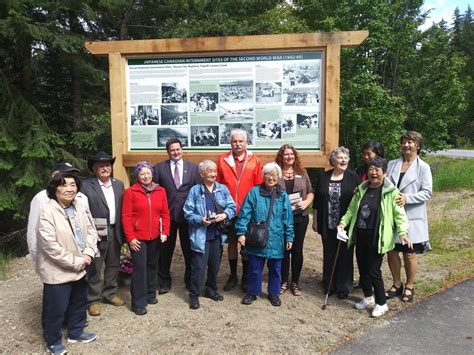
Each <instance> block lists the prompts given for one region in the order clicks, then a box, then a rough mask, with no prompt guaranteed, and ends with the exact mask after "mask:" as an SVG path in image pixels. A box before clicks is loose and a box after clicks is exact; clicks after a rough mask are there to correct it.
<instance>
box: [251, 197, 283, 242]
mask: <svg viewBox="0 0 474 355" xmlns="http://www.w3.org/2000/svg"><path fill="white" fill-rule="evenodd" d="M275 197H276V191H272V199H271V200H270V211H268V216H267V220H266V221H265V222H263V221H259V222H250V223H249V225H248V227H247V234H246V235H245V245H246V246H249V247H254V248H259V249H262V248H265V247H266V246H267V241H268V227H269V222H270V218H271V217H272V211H273V204H274V202H275Z"/></svg>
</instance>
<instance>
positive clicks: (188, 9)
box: [0, 0, 474, 254]
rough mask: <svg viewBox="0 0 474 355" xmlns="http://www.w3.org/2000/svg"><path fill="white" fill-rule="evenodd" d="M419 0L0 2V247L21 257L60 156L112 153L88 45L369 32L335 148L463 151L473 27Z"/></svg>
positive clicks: (355, 62)
mask: <svg viewBox="0 0 474 355" xmlns="http://www.w3.org/2000/svg"><path fill="white" fill-rule="evenodd" d="M422 5H423V0H357V1H353V0H339V1H334V0H295V1H285V0H281V1H279V0H258V1H257V0H232V1H231V0H228V1H225V0H81V1H77V0H62V1H58V0H36V1H31V0H30V1H28V0H3V1H1V2H0V250H7V251H8V250H10V251H12V250H13V251H15V252H16V253H17V254H22V253H25V251H26V250H25V249H24V248H25V247H26V243H21V245H19V243H18V242H17V241H18V236H19V235H24V234H25V226H26V218H27V215H28V211H29V202H30V201H31V199H32V197H33V196H34V194H36V193H37V192H38V191H39V190H41V189H43V188H44V186H45V184H46V182H47V180H48V178H49V174H50V169H51V167H52V166H53V165H54V163H55V162H57V161H69V162H71V163H73V164H74V165H76V166H79V167H81V168H82V169H83V171H84V172H85V171H86V169H85V158H86V157H87V156H88V155H90V154H91V153H93V152H95V151H97V150H104V151H107V152H110V147H111V136H110V113H109V109H110V106H109V83H108V62H107V59H106V58H98V57H94V56H93V55H91V54H90V53H88V52H87V51H86V50H85V48H84V43H85V42H86V41H105V40H119V39H121V40H125V39H158V38H186V37H203V36H206V37H212V36H230V35H232V36H235V35H257V34H276V33H300V32H319V31H323V32H332V31H352V30H369V37H368V38H367V39H366V40H365V42H364V43H362V45H361V46H360V47H358V48H355V49H343V50H342V56H341V112H340V119H341V126H340V144H341V145H344V146H346V147H348V148H349V149H350V151H351V155H352V161H351V163H352V164H353V166H356V165H357V164H358V162H359V151H360V147H361V146H362V144H363V143H365V141H366V140H367V139H368V138H376V139H378V140H380V141H381V142H382V143H383V144H384V145H385V146H386V148H387V157H388V158H390V159H392V158H395V157H396V156H397V155H398V152H399V148H398V147H399V146H398V138H399V136H400V134H401V132H402V131H404V130H407V129H413V130H417V131H419V132H421V133H422V134H423V136H424V137H425V144H424V147H423V148H424V149H425V150H439V149H443V148H448V147H458V148H459V147H467V148H472V146H473V139H474V138H473V137H474V122H473V116H474V82H473V78H474V22H473V18H472V11H471V8H470V7H468V8H467V10H466V11H465V12H464V13H461V12H460V11H459V9H458V8H457V9H456V10H455V11H454V13H453V22H452V24H449V25H448V23H446V22H444V21H441V22H440V23H434V24H433V25H432V26H430V27H426V26H424V28H426V29H424V30H421V29H420V26H421V25H423V24H425V22H426V21H427V17H428V15H429V13H428V12H424V11H423V10H422Z"/></svg>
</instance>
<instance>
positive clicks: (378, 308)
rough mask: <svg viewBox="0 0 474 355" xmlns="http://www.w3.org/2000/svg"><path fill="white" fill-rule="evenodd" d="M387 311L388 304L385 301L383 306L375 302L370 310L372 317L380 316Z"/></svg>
mask: <svg viewBox="0 0 474 355" xmlns="http://www.w3.org/2000/svg"><path fill="white" fill-rule="evenodd" d="M387 311H388V305H387V304H386V303H385V304H384V305H383V306H381V305H378V304H376V305H375V308H374V310H373V311H372V317H376V318H377V317H380V316H382V315H383V314H384V313H385V312H387Z"/></svg>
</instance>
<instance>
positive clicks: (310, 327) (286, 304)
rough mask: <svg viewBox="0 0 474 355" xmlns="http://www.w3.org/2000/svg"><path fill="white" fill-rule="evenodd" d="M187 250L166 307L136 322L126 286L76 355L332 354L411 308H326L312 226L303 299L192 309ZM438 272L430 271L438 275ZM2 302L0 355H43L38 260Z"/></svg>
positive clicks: (227, 302)
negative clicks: (379, 313) (121, 302)
mask: <svg viewBox="0 0 474 355" xmlns="http://www.w3.org/2000/svg"><path fill="white" fill-rule="evenodd" d="M468 200H470V202H469V203H468V205H467V206H472V205H473V204H472V202H473V201H472V200H473V196H472V193H470V194H469V195H468ZM445 202H446V195H437V196H435V198H434V199H433V200H432V201H431V203H430V209H433V210H435V209H439V208H443V204H444V203H445ZM432 212H433V214H434V215H438V214H437V213H435V211H432ZM471 212H472V207H471ZM430 215H431V212H430ZM310 225H311V222H310ZM179 249H180V248H179V246H177V248H176V251H177V252H176V254H175V258H174V261H173V264H172V273H173V277H174V281H173V282H174V283H173V288H172V290H171V292H170V293H168V294H166V295H160V296H159V297H158V300H159V302H158V304H156V305H151V306H149V307H148V314H147V315H145V316H135V315H134V314H133V313H132V312H131V311H130V293H129V291H128V289H127V288H126V287H121V288H120V290H119V294H120V295H121V296H122V297H123V298H124V299H125V300H126V305H125V306H122V307H114V306H112V305H106V304H104V305H103V311H102V315H100V316H98V317H89V326H88V328H87V330H88V331H93V332H96V333H97V334H98V338H97V340H96V341H94V342H92V343H89V344H70V345H68V344H67V348H68V350H69V351H70V352H71V353H82V352H84V353H85V352H92V353H132V352H136V353H144V352H147V353H158V352H167V353H183V352H186V353H187V352H199V353H211V352H212V353H224V352H226V353H228V352H232V353H234V352H239V353H243V352H245V353H249V352H272V353H273V352H277V353H281V352H285V353H289V352H318V351H327V350H328V349H330V348H332V347H334V346H336V345H337V344H339V343H341V342H344V341H345V340H347V339H349V338H350V337H351V336H353V335H354V334H355V333H357V332H358V331H360V330H363V329H366V328H367V327H370V326H377V325H380V324H383V322H386V321H387V319H388V318H390V317H392V316H393V315H394V314H396V312H398V311H400V310H402V309H403V308H404V307H406V306H405V305H404V304H402V302H401V301H400V300H399V299H394V300H390V301H389V307H390V311H389V312H388V313H387V314H386V315H384V316H383V317H382V318H380V319H373V318H371V317H370V315H369V313H368V312H367V311H357V310H356V309H354V303H355V302H356V301H358V300H359V299H360V297H361V296H362V292H361V291H360V290H354V291H353V292H352V293H351V294H350V296H349V299H348V300H339V299H337V297H335V296H332V297H330V299H329V306H328V307H327V309H326V310H322V309H321V306H322V305H323V294H322V292H321V288H320V280H321V269H322V246H321V241H320V237H319V236H318V235H316V234H315V233H314V232H313V231H312V230H310V228H309V229H308V233H307V235H306V241H305V249H304V252H305V259H304V266H303V271H302V273H301V280H300V282H301V286H302V288H303V295H302V296H301V297H294V296H293V295H292V294H291V293H290V292H286V293H285V294H284V295H283V296H282V303H283V304H282V306H281V307H273V306H271V305H270V303H269V301H268V300H267V299H266V293H265V292H266V284H264V285H263V290H264V293H263V294H262V295H261V297H259V298H258V300H257V301H256V302H254V303H253V304H252V305H251V306H244V305H242V304H240V301H241V299H242V296H243V294H242V292H241V291H240V289H235V290H233V291H231V292H222V294H223V295H224V297H225V299H224V301H223V302H214V301H212V300H210V299H207V298H204V297H201V298H200V302H201V308H200V309H199V310H196V311H192V310H190V309H189V307H188V296H187V293H186V290H185V288H184V283H183V281H182V272H183V259H182V256H181V254H180V250H179ZM226 257H227V256H226V252H224V256H223V262H222V266H221V271H220V273H219V281H220V282H219V286H220V288H222V287H223V285H224V283H225V280H226V278H227V275H228V264H227V262H226ZM354 261H355V260H354ZM424 264H425V257H424V256H422V257H420V258H419V270H420V277H423V274H428V271H427V270H426V268H424ZM355 270H356V275H355V276H354V278H357V277H358V275H357V268H355ZM239 271H240V270H239ZM433 271H434V270H430V271H429V272H430V273H431V276H433V274H432V272H433ZM383 273H384V277H385V279H386V282H385V287H386V288H388V287H389V286H390V284H391V282H390V280H389V275H390V273H389V271H388V267H387V265H386V263H384V267H383ZM0 296H1V297H0V317H1V319H2V322H0V332H1V334H2V337H1V339H0V352H1V353H11V352H21V353H26V352H28V353H38V352H43V351H44V343H43V340H42V336H41V323H40V315H41V298H42V285H41V282H40V280H39V278H38V276H37V275H36V274H35V272H34V269H33V265H32V263H31V261H29V260H27V259H26V258H19V259H16V260H15V261H14V262H13V263H12V265H11V268H10V277H9V278H8V279H7V280H6V281H0ZM418 300H419V298H418Z"/></svg>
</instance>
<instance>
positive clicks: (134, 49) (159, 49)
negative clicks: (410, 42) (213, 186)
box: [85, 31, 369, 185]
mask: <svg viewBox="0 0 474 355" xmlns="http://www.w3.org/2000/svg"><path fill="white" fill-rule="evenodd" d="M368 34H369V33H368V31H349V32H325V33H298V34H278V35H259V36H229V37H201V38H181V39H157V40H132V41H110V42H86V44H85V46H86V48H87V49H88V50H89V51H90V52H91V53H92V54H94V55H99V56H108V58H109V75H110V107H111V119H112V121H111V128H112V153H113V155H114V156H115V157H116V162H115V166H114V175H115V177H117V178H119V179H121V180H122V181H124V183H125V184H126V185H128V184H129V177H128V174H127V171H126V167H131V166H134V165H135V164H136V163H137V162H138V161H140V160H147V161H149V162H150V163H152V164H155V163H157V162H158V161H161V160H164V159H167V158H168V156H167V154H166V152H164V151H159V152H147V151H145V152H136V151H134V152H131V151H129V148H128V127H127V124H126V123H127V112H126V111H127V95H126V77H125V68H126V65H127V64H126V59H127V58H130V57H140V56H142V57H143V56H152V55H164V54H165V55H184V54H188V55H189V54H191V55H196V54H199V55H212V54H217V53H224V54H228V53H238V52H245V53H253V52H255V53H262V52H265V51H309V50H320V51H322V52H323V64H324V78H323V79H322V84H323V87H322V89H323V90H324V95H323V99H324V101H323V105H322V107H323V111H324V116H323V117H324V121H323V122H324V127H322V130H323V133H322V139H321V150H320V151H302V152H300V157H301V160H302V162H303V164H304V165H305V166H306V167H327V165H328V160H327V156H328V154H329V153H330V152H331V150H332V149H334V148H335V147H337V146H338V144H339V99H340V55H341V48H353V47H357V46H358V45H360V44H361V43H362V42H363V41H364V40H365V39H366V38H367V36H368ZM223 151H225V150H223ZM223 151H222V152H223ZM216 153H218V152H216V151H212V152H204V151H203V152H196V151H185V156H186V159H189V160H191V161H194V162H199V161H202V160H203V159H215V157H216ZM256 154H257V155H258V156H259V158H260V160H261V161H262V163H266V162H269V161H272V160H274V158H275V151H274V150H271V151H258V152H256Z"/></svg>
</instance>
